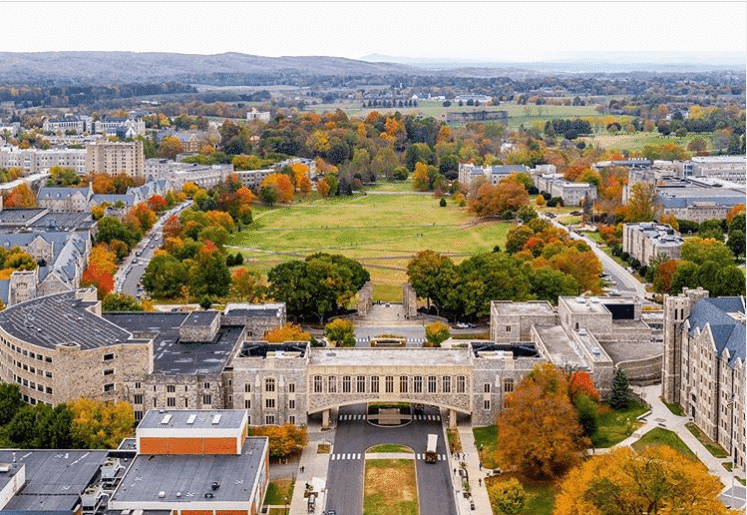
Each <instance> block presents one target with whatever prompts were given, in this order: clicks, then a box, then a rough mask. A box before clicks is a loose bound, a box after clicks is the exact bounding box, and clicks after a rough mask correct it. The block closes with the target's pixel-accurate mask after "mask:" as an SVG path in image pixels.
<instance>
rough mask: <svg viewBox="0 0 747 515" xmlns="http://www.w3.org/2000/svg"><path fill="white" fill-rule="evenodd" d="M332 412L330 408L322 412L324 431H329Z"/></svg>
mask: <svg viewBox="0 0 747 515" xmlns="http://www.w3.org/2000/svg"><path fill="white" fill-rule="evenodd" d="M331 411H332V410H331V409H329V408H327V409H326V410H324V411H322V429H329V415H330V412H331Z"/></svg>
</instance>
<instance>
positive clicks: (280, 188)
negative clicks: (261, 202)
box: [261, 173, 296, 203]
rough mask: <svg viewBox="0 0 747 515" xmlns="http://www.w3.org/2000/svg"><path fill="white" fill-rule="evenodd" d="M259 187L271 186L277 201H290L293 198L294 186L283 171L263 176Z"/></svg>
mask: <svg viewBox="0 0 747 515" xmlns="http://www.w3.org/2000/svg"><path fill="white" fill-rule="evenodd" d="M261 188H272V189H273V190H274V191H275V195H277V201H278V202H284V203H287V202H290V201H292V200H293V194H294V193H295V190H296V188H295V187H294V186H293V183H292V182H291V180H290V177H288V176H287V175H285V174H284V173H271V174H270V175H268V176H267V177H265V178H264V180H263V181H262V184H261Z"/></svg>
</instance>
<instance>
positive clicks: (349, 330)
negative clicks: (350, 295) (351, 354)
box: [324, 318, 355, 347]
mask: <svg viewBox="0 0 747 515" xmlns="http://www.w3.org/2000/svg"><path fill="white" fill-rule="evenodd" d="M324 334H325V336H326V337H327V339H328V340H329V341H330V342H332V343H333V344H335V345H336V346H338V347H355V327H354V326H353V322H351V321H350V320H345V319H343V318H335V319H334V320H332V321H331V322H330V323H329V324H327V325H325V326H324Z"/></svg>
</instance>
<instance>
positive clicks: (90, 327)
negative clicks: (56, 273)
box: [0, 291, 131, 350]
mask: <svg viewBox="0 0 747 515" xmlns="http://www.w3.org/2000/svg"><path fill="white" fill-rule="evenodd" d="M94 304H95V303H94V302H90V301H82V300H78V299H76V298H75V292H74V291H69V292H64V293H57V294H53V295H47V296H46V297H39V298H37V299H33V300H29V301H26V302H22V303H20V304H16V305H15V306H11V307H9V308H7V309H6V310H5V311H2V312H0V327H2V328H3V329H4V330H5V331H7V332H8V333H9V334H11V335H12V336H14V337H16V338H19V339H21V340H23V341H26V342H29V343H31V344H33V345H38V346H40V347H46V348H49V349H54V348H55V347H56V346H57V345H59V344H78V345H80V347H81V349H83V350H85V349H93V348H96V347H102V346H106V345H114V344H116V343H126V342H127V341H128V339H129V338H130V336H131V335H130V333H129V332H127V331H125V330H124V329H122V328H120V327H118V326H116V325H114V324H112V323H110V322H108V321H107V320H105V319H103V318H101V317H99V316H97V315H95V314H94V313H91V312H90V311H88V308H90V307H91V306H93V305H94Z"/></svg>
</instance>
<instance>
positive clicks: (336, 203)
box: [229, 184, 513, 301]
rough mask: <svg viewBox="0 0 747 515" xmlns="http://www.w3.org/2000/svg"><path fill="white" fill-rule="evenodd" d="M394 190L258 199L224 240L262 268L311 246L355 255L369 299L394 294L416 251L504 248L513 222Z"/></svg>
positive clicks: (464, 252) (460, 254) (458, 257)
mask: <svg viewBox="0 0 747 515" xmlns="http://www.w3.org/2000/svg"><path fill="white" fill-rule="evenodd" d="M380 189H381V190H383V191H387V190H389V191H392V193H393V194H368V195H354V196H352V197H336V198H333V199H316V200H310V201H306V202H303V203H301V204H293V205H291V206H280V207H277V206H276V207H266V206H256V207H255V209H254V222H252V224H251V225H249V226H248V227H247V228H246V229H245V230H244V231H242V232H239V233H236V234H234V235H233V236H232V238H231V240H230V241H229V251H231V252H234V251H235V250H237V249H238V250H241V252H242V254H244V264H245V265H248V266H249V267H250V268H252V269H254V270H257V271H259V272H261V273H263V274H266V273H267V271H268V270H269V269H270V268H272V267H273V266H275V265H277V264H278V263H281V262H285V261H288V260H292V259H301V258H304V257H305V256H307V255H309V254H313V253H315V252H328V253H333V254H343V255H345V256H347V257H349V258H353V259H357V260H358V261H360V262H361V264H363V266H364V267H365V268H366V269H367V270H368V271H369V273H370V274H371V280H372V282H373V283H374V300H382V301H398V300H400V299H401V298H402V283H404V282H407V274H406V271H405V270H406V267H407V263H408V261H409V260H410V259H411V258H412V257H413V256H414V255H415V254H416V253H417V252H419V251H421V250H426V249H431V250H435V251H437V252H441V253H444V254H448V255H449V256H451V257H452V259H454V261H456V262H460V261H462V260H463V259H465V258H467V257H469V256H472V255H474V254H477V253H479V252H488V251H491V250H493V247H494V246H495V245H500V246H501V248H503V246H504V244H505V240H506V233H507V232H508V230H509V229H510V228H511V227H512V225H513V223H512V222H502V221H494V222H486V223H480V224H475V223H474V222H473V217H472V215H470V214H469V213H468V212H467V210H466V209H465V208H461V207H458V206H456V205H455V204H453V203H452V202H451V201H449V203H448V205H447V207H439V205H438V199H435V198H434V197H433V196H431V195H419V194H415V193H410V192H402V190H403V189H404V185H402V184H392V185H388V184H387V185H383V186H381V187H380Z"/></svg>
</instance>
